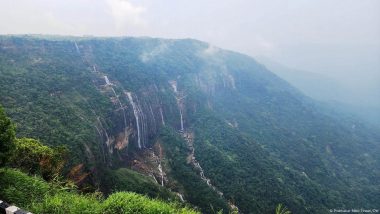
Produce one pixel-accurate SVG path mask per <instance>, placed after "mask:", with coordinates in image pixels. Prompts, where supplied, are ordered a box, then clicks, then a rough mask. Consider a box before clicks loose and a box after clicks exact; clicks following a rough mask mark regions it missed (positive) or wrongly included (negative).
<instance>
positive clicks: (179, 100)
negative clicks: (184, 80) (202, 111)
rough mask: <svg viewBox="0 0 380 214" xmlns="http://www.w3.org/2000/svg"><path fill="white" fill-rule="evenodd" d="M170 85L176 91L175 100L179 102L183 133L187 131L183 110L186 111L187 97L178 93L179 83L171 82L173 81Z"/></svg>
mask: <svg viewBox="0 0 380 214" xmlns="http://www.w3.org/2000/svg"><path fill="white" fill-rule="evenodd" d="M169 84H170V86H171V87H172V89H173V91H174V95H175V99H176V100H177V106H178V109H179V116H180V122H181V130H180V131H181V132H183V131H184V130H185V129H184V122H183V109H184V101H183V100H184V98H185V97H186V96H185V95H183V93H181V92H179V91H178V87H177V81H175V80H171V81H169Z"/></svg>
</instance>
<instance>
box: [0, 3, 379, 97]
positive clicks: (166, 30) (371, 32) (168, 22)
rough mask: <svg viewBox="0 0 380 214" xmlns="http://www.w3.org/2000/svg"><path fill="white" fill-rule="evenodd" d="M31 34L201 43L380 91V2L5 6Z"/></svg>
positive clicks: (14, 22) (5, 28)
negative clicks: (158, 38)
mask: <svg viewBox="0 0 380 214" xmlns="http://www.w3.org/2000/svg"><path fill="white" fill-rule="evenodd" d="M27 33H28V34H60V35H78V36H81V35H95V36H150V37H163V38H194V39H199V40H202V41H206V42H209V43H211V44H213V45H216V46H219V47H222V48H225V49H231V50H234V51H238V52H242V53H245V54H248V55H251V56H264V57H268V58H271V59H273V60H275V61H277V62H279V63H281V64H284V65H286V66H288V67H292V68H297V69H301V70H306V71H312V72H316V73H320V74H323V75H327V76H330V77H333V78H335V79H338V80H340V81H344V82H347V83H349V84H357V83H356V82H357V81H358V80H360V81H359V82H360V83H359V84H360V85H361V86H362V87H370V88H371V87H372V88H373V87H375V88H376V87H377V89H378V90H380V0H175V1H169V0H0V34H27ZM379 94H380V92H379ZM379 99H380V97H379Z"/></svg>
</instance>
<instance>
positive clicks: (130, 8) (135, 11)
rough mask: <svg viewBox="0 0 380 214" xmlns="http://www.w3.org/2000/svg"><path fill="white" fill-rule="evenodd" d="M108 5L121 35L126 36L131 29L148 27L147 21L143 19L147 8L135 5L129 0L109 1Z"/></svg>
mask: <svg viewBox="0 0 380 214" xmlns="http://www.w3.org/2000/svg"><path fill="white" fill-rule="evenodd" d="M106 3H107V5H108V6H109V13H110V14H111V16H112V17H113V19H114V21H115V27H116V29H117V31H118V32H119V33H121V34H124V33H126V32H128V30H129V29H130V28H143V27H145V26H146V21H145V20H144V19H143V18H142V14H143V13H144V12H145V11H146V8H145V7H142V6H136V5H133V4H132V3H131V2H130V1H129V0H107V1H106Z"/></svg>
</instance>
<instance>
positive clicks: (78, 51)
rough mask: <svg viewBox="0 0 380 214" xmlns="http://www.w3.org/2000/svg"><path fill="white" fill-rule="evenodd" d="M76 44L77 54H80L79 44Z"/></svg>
mask: <svg viewBox="0 0 380 214" xmlns="http://www.w3.org/2000/svg"><path fill="white" fill-rule="evenodd" d="M74 44H75V49H76V50H77V53H78V54H80V50H79V47H78V44H77V42H74Z"/></svg>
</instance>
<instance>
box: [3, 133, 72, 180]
mask: <svg viewBox="0 0 380 214" xmlns="http://www.w3.org/2000/svg"><path fill="white" fill-rule="evenodd" d="M65 153H66V150H65V148H62V147H57V148H51V147H48V146H45V145H43V144H41V143H40V142H39V141H38V140H35V139H31V138H21V139H17V140H15V149H14V150H13V151H12V155H11V157H10V165H11V166H13V167H16V168H20V169H23V170H24V171H26V172H28V173H31V174H41V175H42V176H43V178H45V179H47V180H49V179H51V178H52V177H54V176H55V175H58V174H59V172H60V171H61V169H62V167H63V165H64V159H63V157H64V155H65Z"/></svg>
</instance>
